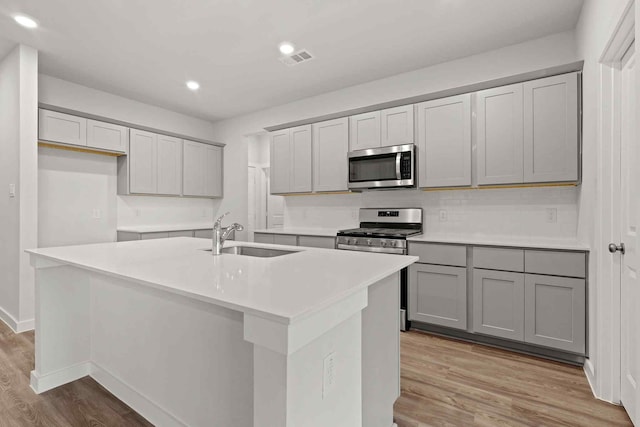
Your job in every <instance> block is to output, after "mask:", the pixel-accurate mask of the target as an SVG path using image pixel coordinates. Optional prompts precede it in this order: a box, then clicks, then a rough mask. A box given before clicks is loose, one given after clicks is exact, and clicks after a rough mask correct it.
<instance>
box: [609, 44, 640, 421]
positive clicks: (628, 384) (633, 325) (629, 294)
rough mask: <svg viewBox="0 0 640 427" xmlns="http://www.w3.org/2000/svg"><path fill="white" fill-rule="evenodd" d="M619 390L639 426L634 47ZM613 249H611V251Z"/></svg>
mask: <svg viewBox="0 0 640 427" xmlns="http://www.w3.org/2000/svg"><path fill="white" fill-rule="evenodd" d="M621 77H622V79H621V91H620V93H621V95H622V96H621V146H620V148H621V152H620V159H621V160H620V184H621V185H620V189H621V203H620V204H621V209H620V212H621V214H622V217H621V224H622V227H621V229H622V232H621V242H622V243H623V244H624V251H622V259H621V288H620V300H621V301H620V302H621V311H620V316H621V319H620V320H621V330H620V332H621V336H620V339H621V360H620V367H621V390H620V396H621V401H622V404H623V405H624V407H625V409H626V410H627V412H628V414H629V417H630V418H631V420H632V421H633V423H634V424H635V425H638V426H640V254H639V253H638V249H640V245H639V242H638V235H639V230H640V209H639V205H640V168H639V167H638V165H639V164H640V144H639V143H638V141H637V138H636V135H637V126H638V122H639V121H638V111H637V110H636V97H637V94H636V89H637V86H636V76H635V57H634V55H633V45H632V47H631V49H630V51H629V52H628V53H627V54H626V55H625V58H624V59H623V61H622V73H621ZM611 249H614V248H611Z"/></svg>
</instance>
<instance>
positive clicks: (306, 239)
mask: <svg viewBox="0 0 640 427" xmlns="http://www.w3.org/2000/svg"><path fill="white" fill-rule="evenodd" d="M253 241H254V242H256V243H267V244H275V245H289V246H306V247H309V248H324V249H335V247H336V238H335V237H328V236H303V235H296V234H277V233H260V232H258V233H254V234H253Z"/></svg>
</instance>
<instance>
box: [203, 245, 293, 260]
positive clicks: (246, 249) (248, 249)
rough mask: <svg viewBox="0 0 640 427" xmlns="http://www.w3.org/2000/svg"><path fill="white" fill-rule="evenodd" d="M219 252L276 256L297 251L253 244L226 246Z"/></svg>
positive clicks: (262, 256) (264, 256)
mask: <svg viewBox="0 0 640 427" xmlns="http://www.w3.org/2000/svg"><path fill="white" fill-rule="evenodd" d="M206 250H207V251H209V252H211V249H206ZM220 252H222V253H223V254H232V255H244V256H253V257H258V258H273V257H277V256H282V255H288V254H292V253H295V252H298V251H287V250H282V249H272V248H258V247H255V246H231V247H228V248H222V250H221V251H220Z"/></svg>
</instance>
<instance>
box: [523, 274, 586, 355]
mask: <svg viewBox="0 0 640 427" xmlns="http://www.w3.org/2000/svg"><path fill="white" fill-rule="evenodd" d="M525 317H526V319H525V335H524V339H525V341H526V342H528V343H531V344H537V345H543V346H547V347H553V348H557V349H561V350H566V351H570V352H573V353H580V354H584V352H585V340H586V331H585V281H584V280H583V279H574V278H568V277H556V276H542V275H537V274H527V275H526V276H525Z"/></svg>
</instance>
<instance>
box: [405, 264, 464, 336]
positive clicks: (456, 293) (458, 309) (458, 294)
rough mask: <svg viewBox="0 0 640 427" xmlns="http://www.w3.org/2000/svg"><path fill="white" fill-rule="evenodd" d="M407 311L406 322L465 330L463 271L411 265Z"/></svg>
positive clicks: (441, 266) (447, 267) (445, 267)
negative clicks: (407, 317) (412, 321)
mask: <svg viewBox="0 0 640 427" xmlns="http://www.w3.org/2000/svg"><path fill="white" fill-rule="evenodd" d="M408 309H409V320H416V321H419V322H425V323H431V324H434V325H440V326H447V327H450V328H456V329H463V330H465V329H467V269H466V268H465V267H449V266H443V265H431V264H413V265H412V266H411V267H410V268H409V307H408Z"/></svg>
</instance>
